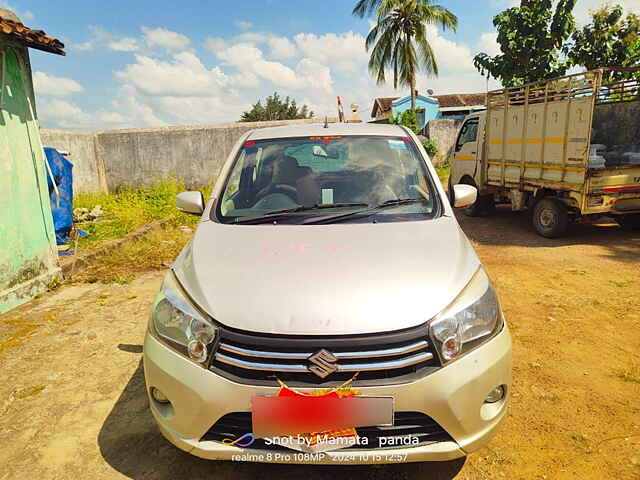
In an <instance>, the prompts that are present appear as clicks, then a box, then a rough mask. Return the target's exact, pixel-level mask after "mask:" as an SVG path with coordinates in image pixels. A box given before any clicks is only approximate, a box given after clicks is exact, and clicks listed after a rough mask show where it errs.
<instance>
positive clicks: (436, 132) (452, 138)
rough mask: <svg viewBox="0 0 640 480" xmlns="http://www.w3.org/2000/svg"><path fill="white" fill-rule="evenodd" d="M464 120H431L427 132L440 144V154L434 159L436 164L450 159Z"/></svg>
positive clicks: (429, 136) (428, 135)
mask: <svg viewBox="0 0 640 480" xmlns="http://www.w3.org/2000/svg"><path fill="white" fill-rule="evenodd" d="M461 124H462V120H449V119H441V120H430V121H429V123H427V128H426V129H425V130H426V131H425V133H426V135H427V137H428V138H430V139H432V140H434V141H435V142H436V143H437V144H438V155H436V158H434V159H433V164H434V165H440V164H442V163H445V162H446V161H447V160H449V159H450V155H451V154H452V153H453V149H454V148H455V144H456V139H457V137H458V129H459V128H460V125H461Z"/></svg>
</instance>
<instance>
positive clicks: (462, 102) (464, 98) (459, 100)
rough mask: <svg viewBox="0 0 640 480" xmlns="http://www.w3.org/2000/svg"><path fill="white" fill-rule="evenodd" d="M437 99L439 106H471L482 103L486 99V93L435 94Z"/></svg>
mask: <svg viewBox="0 0 640 480" xmlns="http://www.w3.org/2000/svg"><path fill="white" fill-rule="evenodd" d="M435 98H437V99H438V102H439V103H440V107H442V108H450V107H472V106H475V105H484V104H485V102H486V101H487V94H486V93H454V94H451V95H435Z"/></svg>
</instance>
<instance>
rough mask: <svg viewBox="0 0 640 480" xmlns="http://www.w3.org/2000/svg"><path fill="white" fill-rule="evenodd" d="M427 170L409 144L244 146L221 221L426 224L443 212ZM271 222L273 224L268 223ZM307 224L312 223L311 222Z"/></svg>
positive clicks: (311, 141) (382, 140)
mask: <svg viewBox="0 0 640 480" xmlns="http://www.w3.org/2000/svg"><path fill="white" fill-rule="evenodd" d="M436 198H437V197H436V195H435V190H434V188H433V183H432V181H431V178H430V176H429V173H428V170H427V168H426V165H425V163H424V161H423V160H422V157H421V156H420V154H419V153H418V151H417V149H416V146H415V145H414V143H413V141H412V140H411V139H410V138H408V137H381V136H344V137H339V136H327V137H304V138H278V139H271V140H257V141H247V142H246V143H245V144H244V146H243V147H242V149H241V150H240V152H239V154H238V156H237V158H236V161H235V164H234V166H233V168H232V169H231V172H230V173H229V175H228V176H227V180H226V184H225V186H224V189H223V193H222V197H221V200H220V202H218V207H217V214H218V216H219V218H220V219H221V220H222V221H224V222H234V221H235V222H237V223H241V222H247V221H253V220H254V218H253V217H264V216H273V218H275V217H276V216H277V222H278V223H281V222H284V221H286V222H301V221H302V219H303V218H304V219H306V220H307V221H308V220H309V219H308V217H309V216H313V217H327V218H329V217H331V216H335V217H336V218H338V217H340V218H341V221H343V218H345V217H350V212H353V218H354V220H355V219H356V218H359V217H362V216H366V217H370V216H372V215H375V216H376V218H378V217H380V219H381V220H385V217H386V219H387V220H394V221H396V220H403V219H405V220H406V219H412V220H414V219H416V217H418V218H426V217H428V216H431V215H433V214H434V212H435V210H436V209H437V208H438V206H437V200H436ZM269 218H271V217H269ZM308 223H313V219H312V220H311V221H309V222H308Z"/></svg>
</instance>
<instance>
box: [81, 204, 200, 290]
mask: <svg viewBox="0 0 640 480" xmlns="http://www.w3.org/2000/svg"><path fill="white" fill-rule="evenodd" d="M194 218H196V217H194ZM191 236H192V233H190V232H184V231H182V230H181V229H180V228H179V226H176V225H165V226H164V227H161V228H157V229H155V230H152V231H150V232H148V233H147V234H145V235H144V236H143V237H141V238H139V239H137V240H134V241H131V242H129V243H127V244H124V245H121V246H120V247H119V248H117V249H116V250H113V251H111V252H109V253H107V254H105V255H101V256H99V257H98V258H96V259H95V260H94V261H93V262H92V263H91V265H89V266H88V267H87V268H85V269H84V270H82V271H80V272H78V273H76V274H74V275H73V280H74V281H79V282H88V283H96V282H100V283H105V284H120V285H125V284H127V283H129V282H130V281H132V280H133V279H134V278H135V277H136V275H137V274H140V273H144V272H148V271H150V270H166V269H167V266H168V265H169V264H170V263H171V262H173V260H174V259H175V258H176V257H177V256H178V254H179V253H180V251H181V250H182V248H183V247H184V245H185V244H186V243H187V242H188V241H189V239H190V238H191ZM102 300H104V299H102ZM105 303H106V302H105Z"/></svg>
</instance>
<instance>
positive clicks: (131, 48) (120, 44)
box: [107, 37, 140, 52]
mask: <svg viewBox="0 0 640 480" xmlns="http://www.w3.org/2000/svg"><path fill="white" fill-rule="evenodd" d="M107 47H109V48H110V49H111V50H113V51H115V52H137V51H138V50H140V42H139V41H138V39H137V38H134V37H120V38H116V39H114V40H111V41H109V42H107Z"/></svg>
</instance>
